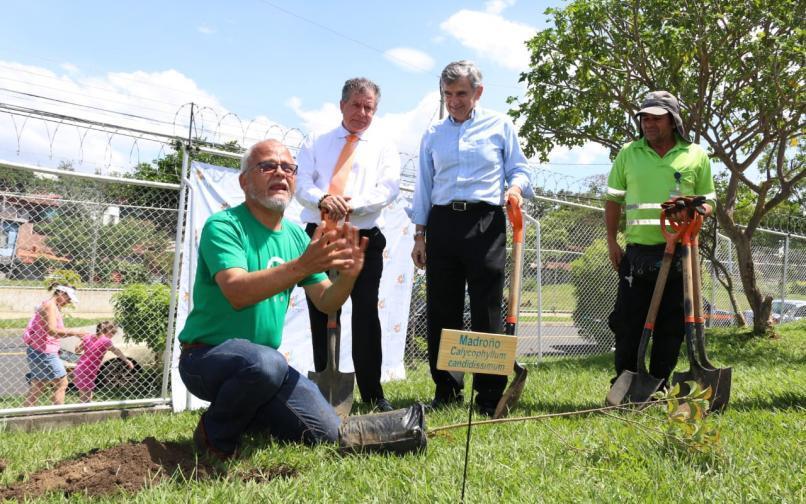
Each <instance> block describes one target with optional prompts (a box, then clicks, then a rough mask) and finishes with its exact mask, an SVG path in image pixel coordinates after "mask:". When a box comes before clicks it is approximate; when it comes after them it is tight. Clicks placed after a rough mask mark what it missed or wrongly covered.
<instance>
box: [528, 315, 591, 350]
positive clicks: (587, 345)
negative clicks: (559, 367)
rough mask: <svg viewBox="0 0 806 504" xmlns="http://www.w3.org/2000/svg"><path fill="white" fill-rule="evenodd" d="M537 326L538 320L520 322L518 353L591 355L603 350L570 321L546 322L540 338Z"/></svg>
mask: <svg viewBox="0 0 806 504" xmlns="http://www.w3.org/2000/svg"><path fill="white" fill-rule="evenodd" d="M537 328H538V324H537V322H522V323H520V324H518V354H520V355H539V354H541V353H542V354H543V355H590V354H595V353H601V352H602V349H601V347H599V346H597V345H596V344H595V343H594V342H592V341H589V340H586V339H585V338H582V337H581V336H579V332H578V331H577V328H576V327H575V326H574V325H572V324H570V323H568V324H564V323H556V322H548V323H545V324H543V330H542V331H541V332H540V338H538V336H537V335H538V331H537ZM541 349H542V352H541Z"/></svg>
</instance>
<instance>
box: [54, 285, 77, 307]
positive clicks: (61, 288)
mask: <svg viewBox="0 0 806 504" xmlns="http://www.w3.org/2000/svg"><path fill="white" fill-rule="evenodd" d="M53 290H54V291H56V292H64V293H65V294H67V298H68V299H70V302H71V303H73V304H77V303H78V294H76V290H75V289H74V288H72V287H68V286H66V285H57V286H56V287H54V288H53Z"/></svg>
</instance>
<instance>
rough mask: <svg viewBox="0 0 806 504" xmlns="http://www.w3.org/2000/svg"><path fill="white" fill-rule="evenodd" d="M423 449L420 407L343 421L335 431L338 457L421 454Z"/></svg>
mask: <svg viewBox="0 0 806 504" xmlns="http://www.w3.org/2000/svg"><path fill="white" fill-rule="evenodd" d="M426 445H427V439H426V431H425V415H424V414H423V405H422V404H420V403H415V404H414V405H413V406H409V407H408V408H403V409H398V410H394V411H389V412H387V413H377V414H371V415H357V416H351V417H347V418H346V419H345V420H344V421H342V423H341V426H340V427H339V450H340V451H341V452H342V453H396V454H404V453H410V452H421V451H425V448H426Z"/></svg>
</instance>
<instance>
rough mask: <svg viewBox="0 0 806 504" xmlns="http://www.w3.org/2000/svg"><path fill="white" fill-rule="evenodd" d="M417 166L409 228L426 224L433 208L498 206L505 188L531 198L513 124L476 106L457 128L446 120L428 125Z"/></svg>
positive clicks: (525, 166) (531, 194) (529, 185)
mask: <svg viewBox="0 0 806 504" xmlns="http://www.w3.org/2000/svg"><path fill="white" fill-rule="evenodd" d="M419 161H420V169H419V172H418V174H417V183H416V185H415V187H414V200H413V204H412V221H413V222H414V224H419V225H423V226H424V225H426V223H427V222H428V214H429V213H430V212H431V206H432V205H446V204H448V203H450V202H451V201H468V202H485V203H490V204H491V205H498V206H502V205H503V204H504V193H505V191H506V188H507V187H512V186H518V187H520V189H521V193H522V194H523V196H524V198H531V197H533V196H534V192H533V191H532V186H531V183H530V177H529V170H528V164H527V161H526V156H524V155H523V151H522V150H521V147H520V144H519V143H518V135H517V132H516V131H515V125H514V124H512V121H511V120H510V119H509V118H508V117H507V116H504V115H502V114H498V113H496V112H493V111H490V110H486V109H482V108H479V107H476V108H475V109H474V110H473V113H472V114H471V116H470V117H469V118H468V119H467V120H466V121H464V122H462V123H456V122H454V120H453V119H452V118H451V117H450V115H448V117H447V118H446V119H443V120H442V121H439V122H437V123H434V124H433V125H431V126H430V127H429V128H428V130H427V131H426V132H425V135H423V139H422V141H421V142H420V160H419Z"/></svg>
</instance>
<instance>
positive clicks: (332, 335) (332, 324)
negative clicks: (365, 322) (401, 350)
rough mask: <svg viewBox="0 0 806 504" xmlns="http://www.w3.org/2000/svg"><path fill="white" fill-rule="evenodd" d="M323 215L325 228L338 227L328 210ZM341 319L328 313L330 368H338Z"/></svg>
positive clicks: (333, 274) (332, 275)
mask: <svg viewBox="0 0 806 504" xmlns="http://www.w3.org/2000/svg"><path fill="white" fill-rule="evenodd" d="M320 215H321V217H322V222H324V223H325V230H326V231H329V230H332V229H336V226H337V225H338V222H337V221H336V220H335V219H331V218H330V215H328V212H327V210H325V209H322V213H321V214H320ZM349 219H350V214H349V213H348V214H347V216H346V217H345V218H344V220H345V222H347V221H349ZM337 275H338V272H337V271H334V270H330V271H328V272H327V276H328V278H329V279H330V281H331V282H332V281H334V280H335V279H336V276H337ZM339 332H340V331H339V320H338V317H337V316H336V312H333V313H328V314H327V367H328V368H329V369H333V370H335V369H338V364H337V361H338V358H337V354H336V352H337V351H338V346H339V342H338V340H339V339H340V338H341V334H339Z"/></svg>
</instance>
